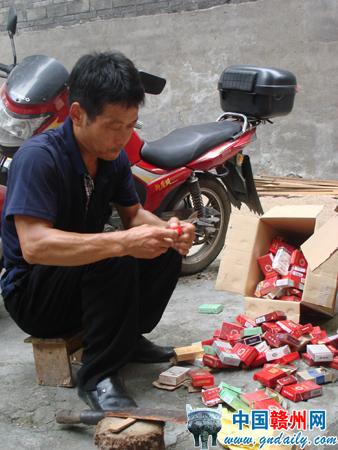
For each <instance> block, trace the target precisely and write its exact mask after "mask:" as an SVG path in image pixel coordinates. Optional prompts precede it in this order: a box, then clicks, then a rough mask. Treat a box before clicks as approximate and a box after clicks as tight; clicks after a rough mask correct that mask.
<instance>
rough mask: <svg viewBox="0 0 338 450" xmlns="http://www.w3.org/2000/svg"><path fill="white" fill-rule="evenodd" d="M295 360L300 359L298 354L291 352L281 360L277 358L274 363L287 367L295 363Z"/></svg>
mask: <svg viewBox="0 0 338 450" xmlns="http://www.w3.org/2000/svg"><path fill="white" fill-rule="evenodd" d="M297 359H300V356H299V353H298V352H292V353H289V354H288V355H284V356H282V358H279V359H278V360H276V361H275V362H277V363H278V364H285V365H287V364H290V363H291V362H293V361H297Z"/></svg>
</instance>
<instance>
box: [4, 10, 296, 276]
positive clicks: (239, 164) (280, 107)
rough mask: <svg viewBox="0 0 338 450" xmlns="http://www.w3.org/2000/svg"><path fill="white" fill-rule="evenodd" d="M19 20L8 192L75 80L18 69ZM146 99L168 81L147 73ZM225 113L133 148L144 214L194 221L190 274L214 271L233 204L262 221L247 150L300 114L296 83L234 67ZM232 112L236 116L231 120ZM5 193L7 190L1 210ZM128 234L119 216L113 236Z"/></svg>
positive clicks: (7, 132)
mask: <svg viewBox="0 0 338 450" xmlns="http://www.w3.org/2000/svg"><path fill="white" fill-rule="evenodd" d="M16 22H17V17H16V13H15V10H14V8H11V9H10V12H9V16H8V23H7V30H8V34H9V37H10V39H11V44H12V49H13V56H14V63H13V64H12V65H10V66H8V65H5V64H0V70H1V71H2V73H3V74H2V76H3V77H4V78H7V80H6V82H5V83H4V84H3V86H2V87H1V88H0V154H1V158H0V175H1V177H2V180H0V181H1V184H3V185H5V184H6V176H7V168H8V165H9V159H10V158H11V157H12V156H13V155H14V153H15V151H16V150H17V149H18V148H19V147H20V145H21V144H22V143H23V142H24V141H25V140H26V139H28V138H30V137H31V136H32V135H34V134H37V133H41V132H42V131H45V130H46V129H48V128H51V127H55V126H58V125H60V124H61V123H62V122H63V121H64V120H65V118H66V116H67V114H68V103H67V98H68V90H67V89H68V88H67V80H68V76H69V74H68V72H67V70H66V69H65V68H64V66H63V65H62V64H61V63H60V62H58V61H57V60H56V59H54V58H50V57H48V56H42V55H34V56H28V57H26V58H24V59H23V60H22V62H21V63H20V64H17V62H16V54H15V46H14V39H13V36H14V34H15V31H16ZM140 76H141V79H142V82H143V85H144V88H145V91H146V93H150V94H160V93H161V92H162V90H163V88H164V86H165V83H166V81H165V79H163V78H160V77H157V76H154V75H151V74H148V73H146V72H141V71H140ZM218 89H219V92H220V99H221V107H222V109H223V111H224V113H223V114H222V115H221V116H220V117H219V118H218V119H217V120H216V121H215V122H210V123H204V124H201V125H193V126H189V127H185V128H181V129H177V130H174V131H172V132H171V133H169V134H168V135H167V136H165V137H163V138H161V139H159V140H156V141H153V142H143V140H142V139H141V138H140V137H139V136H138V134H137V133H136V132H135V131H134V133H133V135H132V137H131V139H130V141H129V142H128V144H127V146H126V151H127V154H128V157H129V160H130V163H131V167H132V172H133V176H134V180H135V185H136V189H137V191H138V193H139V196H140V199H141V202H142V204H143V206H144V208H146V209H148V210H149V211H152V212H154V213H155V214H157V215H159V216H161V217H163V218H169V217H170V216H173V215H176V216H177V217H179V218H180V219H185V220H191V221H193V223H194V224H195V225H196V239H195V242H194V245H193V247H192V250H191V252H190V253H189V255H188V256H187V257H186V258H185V259H184V262H183V269H182V271H183V273H184V274H193V273H196V272H199V271H201V270H202V269H204V268H205V267H207V266H208V265H209V264H210V263H211V262H212V261H213V260H214V259H215V258H216V257H217V255H218V254H219V252H220V251H221V249H222V247H223V244H224V240H225V235H226V232H227V228H228V223H229V218H230V213H231V204H232V205H234V206H235V207H238V208H240V207H241V204H242V203H246V204H247V205H248V207H249V208H250V209H251V210H253V211H255V212H257V213H258V214H262V213H263V211H262V207H261V204H260V201H259V198H258V196H257V192H256V188H255V184H254V180H253V175H252V170H251V165H250V159H249V156H248V155H243V149H244V147H245V146H246V145H248V144H249V143H250V142H252V141H253V140H254V138H255V135H256V128H257V126H258V125H260V124H261V123H265V122H267V121H268V122H270V119H271V118H272V117H275V116H281V115H286V114H288V113H289V112H290V111H291V110H292V107H293V100H294V96H295V92H296V78H295V77H294V75H293V74H292V73H291V72H288V71H286V70H279V69H274V68H262V67H253V66H232V67H229V68H228V69H225V70H224V71H223V73H222V75H221V78H220V80H219V85H218ZM227 111H230V112H227ZM4 193H5V190H4V189H3V188H2V189H1V190H0V205H1V202H3V198H4ZM120 226H121V224H120V222H119V218H118V216H117V213H114V212H113V213H112V216H111V218H110V220H109V224H107V227H108V229H110V230H111V229H112V228H113V229H115V228H119V227H120Z"/></svg>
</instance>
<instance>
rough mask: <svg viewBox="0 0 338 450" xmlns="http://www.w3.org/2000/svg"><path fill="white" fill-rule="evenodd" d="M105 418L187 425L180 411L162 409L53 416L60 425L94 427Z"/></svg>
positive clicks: (72, 412)
mask: <svg viewBox="0 0 338 450" xmlns="http://www.w3.org/2000/svg"><path fill="white" fill-rule="evenodd" d="M105 417H122V418H123V417H131V418H133V419H140V420H150V421H154V422H175V423H187V418H186V416H185V415H182V413H181V412H180V411H175V410H167V409H166V410H164V409H148V408H134V409H130V410H122V411H95V410H91V409H84V410H82V411H72V410H67V409H63V410H61V411H58V412H57V413H56V415H55V418H56V422H57V423H60V424H67V425H76V424H81V423H82V424H85V425H96V424H97V423H98V422H100V420H102V419H104V418H105Z"/></svg>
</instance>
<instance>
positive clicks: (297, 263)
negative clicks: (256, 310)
mask: <svg viewBox="0 0 338 450" xmlns="http://www.w3.org/2000/svg"><path fill="white" fill-rule="evenodd" d="M257 262H258V264H259V266H260V268H261V271H262V273H263V275H264V277H265V278H264V280H263V281H260V282H259V283H258V284H257V287H256V291H255V296H256V297H263V298H269V299H278V300H289V301H295V302H300V301H301V300H302V295H303V290H304V283H305V277H306V271H307V261H306V259H305V258H304V255H303V253H302V252H301V251H300V250H298V249H296V248H295V247H293V246H292V245H290V244H288V243H287V242H285V240H284V239H283V238H282V237H280V236H277V237H275V238H274V239H273V240H272V242H271V245H270V248H269V253H267V254H266V255H263V256H260V257H259V258H257Z"/></svg>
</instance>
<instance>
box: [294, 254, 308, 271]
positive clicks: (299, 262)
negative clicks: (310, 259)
mask: <svg viewBox="0 0 338 450" xmlns="http://www.w3.org/2000/svg"><path fill="white" fill-rule="evenodd" d="M291 265H292V266H299V267H304V268H305V269H306V268H307V261H306V259H305V257H304V255H303V253H302V252H301V251H300V250H294V251H293V252H292V253H291Z"/></svg>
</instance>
